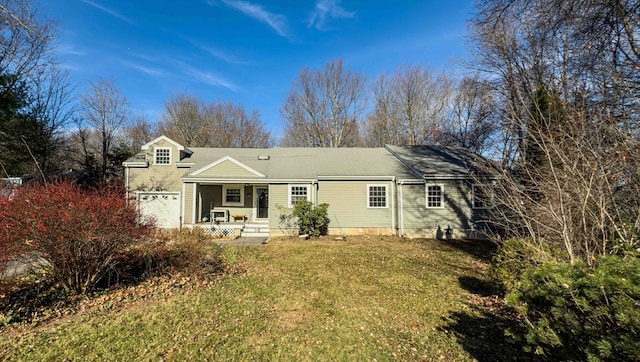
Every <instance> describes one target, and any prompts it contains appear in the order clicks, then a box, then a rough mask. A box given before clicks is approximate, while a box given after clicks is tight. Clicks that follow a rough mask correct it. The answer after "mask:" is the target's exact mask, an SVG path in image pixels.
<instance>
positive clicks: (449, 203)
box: [399, 180, 473, 238]
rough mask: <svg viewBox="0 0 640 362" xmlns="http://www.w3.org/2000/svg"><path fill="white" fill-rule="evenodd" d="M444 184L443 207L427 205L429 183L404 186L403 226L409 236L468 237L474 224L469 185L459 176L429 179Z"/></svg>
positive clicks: (404, 232) (433, 182) (402, 189)
mask: <svg viewBox="0 0 640 362" xmlns="http://www.w3.org/2000/svg"><path fill="white" fill-rule="evenodd" d="M427 184H439V185H443V187H444V205H443V206H444V207H442V208H427V199H426V189H425V188H426V185H425V184H405V185H401V186H399V187H400V188H401V191H399V192H401V194H402V200H401V207H402V215H401V220H400V227H401V229H402V230H401V231H402V232H403V235H405V236H409V237H437V238H450V237H456V238H458V237H466V235H468V233H469V231H470V230H471V229H472V228H473V221H472V217H471V216H472V210H471V195H470V193H469V191H470V189H469V185H468V184H467V183H466V182H465V181H457V180H429V181H427Z"/></svg>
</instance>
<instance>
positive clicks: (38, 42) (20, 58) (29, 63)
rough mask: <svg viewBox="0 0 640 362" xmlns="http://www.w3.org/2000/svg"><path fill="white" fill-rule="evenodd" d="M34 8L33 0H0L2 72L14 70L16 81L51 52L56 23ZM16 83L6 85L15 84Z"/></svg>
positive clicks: (0, 69) (0, 58) (0, 66)
mask: <svg viewBox="0 0 640 362" xmlns="http://www.w3.org/2000/svg"><path fill="white" fill-rule="evenodd" d="M42 19H43V18H42V17H39V16H38V15H37V14H36V12H35V11H34V10H33V6H32V2H31V0H4V1H1V2H0V29H2V46H1V47H0V74H3V75H4V74H12V75H17V76H19V77H16V78H15V82H16V83H17V82H18V81H19V80H21V79H23V77H26V76H29V75H32V74H33V73H34V72H37V71H38V70H39V69H40V68H41V67H42V65H43V63H45V62H46V60H47V59H46V58H47V57H48V56H49V55H50V54H51V53H50V50H51V48H50V46H51V40H52V39H53V35H54V34H55V31H54V27H53V25H52V23H51V22H48V21H43V20H42ZM14 85H15V83H14V84H7V85H5V86H6V87H8V88H12V87H13V86H14Z"/></svg>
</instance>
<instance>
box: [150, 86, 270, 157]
mask: <svg viewBox="0 0 640 362" xmlns="http://www.w3.org/2000/svg"><path fill="white" fill-rule="evenodd" d="M160 133H162V134H165V135H166V136H168V137H170V138H172V139H174V140H176V141H177V142H179V143H181V144H183V145H185V146H192V147H268V146H270V145H272V144H273V141H272V138H271V133H270V132H269V131H267V129H266V126H265V125H264V123H263V122H262V121H261V120H260V113H259V112H258V111H255V110H254V111H252V112H251V113H249V114H247V112H246V111H245V109H244V107H242V106H238V105H235V104H233V103H231V102H228V103H223V102H221V101H218V102H214V103H210V104H207V103H206V102H204V101H203V100H201V99H199V98H197V97H195V96H190V95H185V94H179V95H177V96H174V97H172V98H171V99H169V100H168V101H167V102H166V104H165V114H164V115H163V121H162V123H161V124H160Z"/></svg>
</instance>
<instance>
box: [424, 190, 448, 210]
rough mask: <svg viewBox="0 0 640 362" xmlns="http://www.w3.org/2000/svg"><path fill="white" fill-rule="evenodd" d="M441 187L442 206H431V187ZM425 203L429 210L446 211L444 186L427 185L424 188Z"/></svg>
mask: <svg viewBox="0 0 640 362" xmlns="http://www.w3.org/2000/svg"><path fill="white" fill-rule="evenodd" d="M430 186H439V187H440V206H429V187H430ZM424 194H425V202H426V207H427V209H444V185H443V184H426V185H425V186H424Z"/></svg>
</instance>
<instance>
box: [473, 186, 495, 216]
mask: <svg viewBox="0 0 640 362" xmlns="http://www.w3.org/2000/svg"><path fill="white" fill-rule="evenodd" d="M476 187H484V188H488V189H490V190H491V195H490V196H491V197H490V200H489V202H488V204H489V205H488V206H484V207H477V206H476ZM494 197H495V191H494V185H492V184H472V185H471V208H472V209H473V210H489V209H493V207H494Z"/></svg>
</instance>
